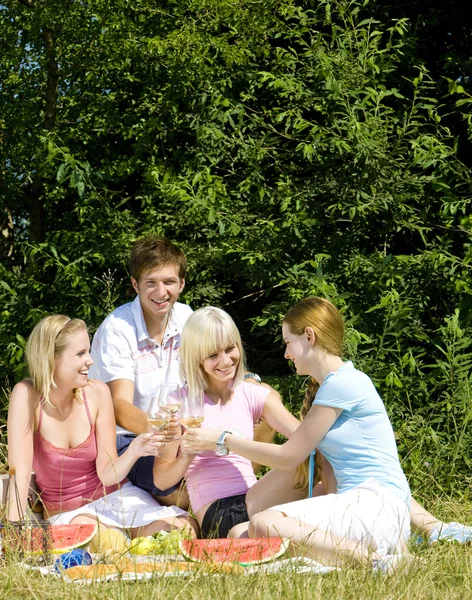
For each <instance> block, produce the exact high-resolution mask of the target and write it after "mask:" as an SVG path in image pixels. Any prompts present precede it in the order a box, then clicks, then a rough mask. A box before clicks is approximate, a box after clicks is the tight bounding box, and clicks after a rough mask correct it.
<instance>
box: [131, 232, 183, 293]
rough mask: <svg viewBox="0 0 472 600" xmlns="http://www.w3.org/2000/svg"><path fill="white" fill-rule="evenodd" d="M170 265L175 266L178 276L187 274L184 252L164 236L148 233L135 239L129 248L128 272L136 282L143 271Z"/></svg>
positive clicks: (181, 277) (181, 276)
mask: <svg viewBox="0 0 472 600" xmlns="http://www.w3.org/2000/svg"><path fill="white" fill-rule="evenodd" d="M172 265H173V266H176V267H177V269H178V272H179V278H180V279H185V276H186V274H187V259H186V258H185V254H184V253H183V252H182V250H181V249H180V248H178V247H177V246H176V245H175V244H173V243H172V242H171V241H170V240H168V239H167V238H165V237H160V236H158V235H149V236H147V237H143V238H140V239H139V240H136V242H135V243H134V244H133V247H132V248H131V255H130V258H129V272H130V275H131V277H133V279H136V281H138V282H139V280H140V278H141V276H142V275H143V273H145V272H147V271H150V270H151V269H158V268H161V267H167V266H172Z"/></svg>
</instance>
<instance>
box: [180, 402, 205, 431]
mask: <svg viewBox="0 0 472 600" xmlns="http://www.w3.org/2000/svg"><path fill="white" fill-rule="evenodd" d="M204 418H205V415H204V412H203V397H202V394H194V395H186V396H184V397H182V398H181V400H180V410H179V421H180V423H181V425H183V426H184V427H186V428H187V429H188V428H189V427H194V428H196V427H200V425H201V424H202V423H203V419H204Z"/></svg>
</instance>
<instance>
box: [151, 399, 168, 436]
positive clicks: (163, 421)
mask: <svg viewBox="0 0 472 600" xmlns="http://www.w3.org/2000/svg"><path fill="white" fill-rule="evenodd" d="M146 418H147V422H148V423H149V425H150V427H151V428H152V429H157V430H159V429H162V428H163V427H167V425H168V424H169V421H170V418H171V414H170V412H169V411H168V410H163V409H162V408H161V406H160V404H159V394H158V395H157V396H152V398H151V401H150V403H149V407H148V409H147V413H146Z"/></svg>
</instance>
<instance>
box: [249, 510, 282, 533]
mask: <svg viewBox="0 0 472 600" xmlns="http://www.w3.org/2000/svg"><path fill="white" fill-rule="evenodd" d="M280 516H281V513H280V512H278V511H276V510H270V509H269V510H263V511H262V512H260V513H256V514H255V515H253V516H252V517H251V518H250V520H249V528H248V531H249V537H254V538H255V537H266V536H267V535H270V529H271V527H272V526H273V525H274V523H275V522H276V520H277V519H278V518H280Z"/></svg>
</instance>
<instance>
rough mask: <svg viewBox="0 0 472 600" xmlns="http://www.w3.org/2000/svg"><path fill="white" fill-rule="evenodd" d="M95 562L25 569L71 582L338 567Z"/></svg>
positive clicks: (318, 571) (146, 559) (286, 562)
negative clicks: (67, 566) (74, 565)
mask: <svg viewBox="0 0 472 600" xmlns="http://www.w3.org/2000/svg"><path fill="white" fill-rule="evenodd" d="M93 558H94V560H95V559H97V560H98V562H94V563H93V564H92V565H80V566H78V567H72V568H70V569H65V570H59V571H57V570H56V568H55V565H54V564H52V565H47V566H40V567H37V566H31V565H28V564H26V563H22V566H23V567H24V568H25V569H29V570H35V571H39V572H40V573H41V574H42V575H43V576H50V577H56V578H62V579H63V580H64V581H66V582H68V583H77V584H91V583H94V582H95V583H97V582H107V581H117V580H120V581H147V580H149V579H151V578H153V577H188V576H192V575H194V576H195V575H204V576H221V575H254V574H256V573H268V574H271V573H280V572H287V573H310V574H314V575H324V574H326V573H330V572H331V571H333V570H336V567H326V566H324V565H321V564H320V563H318V562H316V561H314V560H311V559H309V558H301V557H297V558H285V559H279V560H274V561H271V562H268V563H263V564H259V565H251V566H248V567H243V566H241V565H239V564H237V563H222V564H215V563H210V562H187V561H185V559H184V557H183V556H173V557H165V559H163V558H162V557H159V556H132V555H129V556H122V557H120V558H118V559H116V560H113V561H111V560H110V561H107V562H103V560H100V559H101V557H98V556H94V557H93Z"/></svg>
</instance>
